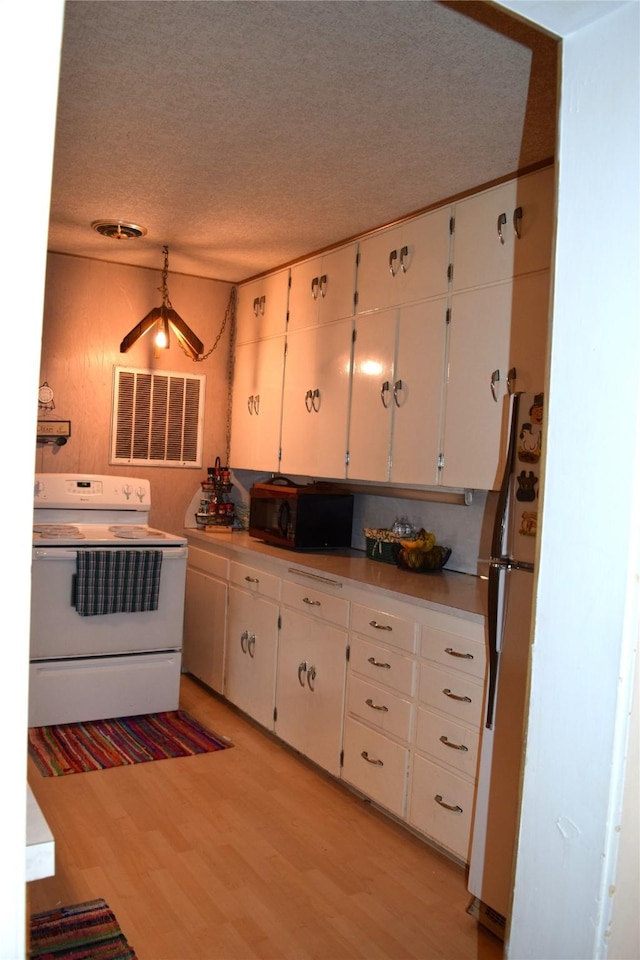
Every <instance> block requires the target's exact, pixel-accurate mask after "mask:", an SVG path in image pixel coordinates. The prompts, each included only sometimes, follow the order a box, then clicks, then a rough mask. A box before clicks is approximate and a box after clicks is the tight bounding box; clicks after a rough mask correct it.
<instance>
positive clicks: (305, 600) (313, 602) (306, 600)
mask: <svg viewBox="0 0 640 960" xmlns="http://www.w3.org/2000/svg"><path fill="white" fill-rule="evenodd" d="M302 602H303V603H308V604H309V606H310V607H321V606H322V602H321V601H320V600H312V599H311V597H303V598H302Z"/></svg>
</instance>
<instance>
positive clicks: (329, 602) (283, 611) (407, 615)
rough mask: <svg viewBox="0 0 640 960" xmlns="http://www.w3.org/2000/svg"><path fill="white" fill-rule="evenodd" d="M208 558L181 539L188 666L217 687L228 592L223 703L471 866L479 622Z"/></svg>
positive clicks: (307, 576)
mask: <svg viewBox="0 0 640 960" xmlns="http://www.w3.org/2000/svg"><path fill="white" fill-rule="evenodd" d="M200 542H201V541H198V543H200ZM231 543H232V540H231ZM217 549H218V551H219V552H220V554H221V556H215V553H216V546H215V545H213V544H212V546H211V548H210V550H209V551H208V550H207V549H206V546H203V547H202V548H200V547H199V546H198V547H197V548H195V547H193V545H192V544H190V551H191V552H190V556H191V561H190V567H191V569H190V576H189V586H188V589H187V604H186V607H187V609H186V614H185V627H186V634H185V637H186V639H185V659H186V663H187V667H186V668H187V669H188V670H189V671H190V672H192V673H193V674H194V675H195V676H198V677H200V678H201V679H203V680H204V681H205V682H206V683H208V684H209V685H210V686H212V687H213V689H219V687H220V683H219V680H218V679H217V677H218V676H219V673H220V671H221V661H220V651H219V646H216V644H215V642H214V640H215V638H216V637H219V636H220V632H219V631H220V630H221V629H223V628H224V616H223V614H224V607H225V595H226V594H228V601H227V604H226V609H227V616H226V634H225V636H226V643H225V652H224V687H223V693H224V696H225V697H226V698H227V699H228V700H229V701H230V702H231V703H233V704H235V705H236V706H237V707H239V708H240V709H241V710H243V711H244V712H245V713H247V714H248V715H249V716H251V717H252V718H253V719H254V720H256V721H257V722H258V723H260V724H261V725H262V726H263V727H265V728H266V729H268V730H270V731H272V732H273V733H274V734H275V735H276V736H277V737H278V738H280V740H282V741H283V742H284V743H286V744H288V745H290V746H291V747H293V748H294V749H295V750H297V751H299V752H300V753H301V754H303V755H304V756H305V757H307V758H308V759H309V760H311V761H313V762H314V763H317V764H318V765H319V766H320V767H322V768H323V769H324V770H326V771H328V772H329V773H330V774H332V775H333V776H335V777H336V778H341V779H342V780H343V782H344V783H345V784H346V785H348V786H350V787H352V788H353V789H355V790H356V791H358V793H360V794H363V795H364V796H365V797H367V798H368V799H370V800H371V801H373V802H374V803H375V804H377V805H378V806H379V807H380V808H381V809H383V810H385V811H387V812H388V813H389V814H391V815H393V816H394V817H396V818H397V819H399V820H400V821H404V822H405V823H406V824H407V825H408V826H409V827H411V828H412V829H413V830H415V831H417V832H419V833H420V834H422V835H423V836H424V837H425V838H426V839H428V840H429V841H431V842H433V843H434V844H436V845H437V846H438V847H440V848H441V849H442V850H444V851H446V852H448V853H449V854H450V855H452V856H453V857H455V858H457V859H459V860H461V861H466V860H468V853H469V839H470V831H471V815H472V810H473V804H474V798H475V785H476V777H477V764H478V749H479V741H480V727H481V723H482V717H483V710H484V696H485V669H486V664H485V644H484V624H483V622H482V620H481V618H479V617H471V618H469V615H460V616H458V615H456V613H455V612H452V613H444V612H441V610H437V609H431V608H426V607H425V606H424V605H422V604H420V603H419V602H412V600H411V599H406V598H405V597H401V596H400V595H397V594H393V593H390V592H386V593H384V594H383V595H381V596H378V595H377V594H372V593H370V592H369V591H368V590H367V589H366V588H363V587H359V586H358V585H357V583H356V582H355V581H349V582H348V583H347V582H341V581H339V580H336V579H335V578H334V576H333V575H332V574H331V573H329V572H326V573H323V571H322V570H317V571H316V572H313V573H312V572H311V571H308V570H307V571H305V570H304V569H300V568H298V569H296V568H295V567H293V566H291V565H290V562H285V561H284V560H273V559H269V560H267V559H266V558H264V557H263V556H262V555H260V556H258V555H256V557H255V564H254V563H253V562H252V560H253V557H252V555H251V554H250V553H249V552H248V551H247V550H246V549H245V550H244V551H239V552H238V553H237V554H234V550H233V547H232V546H229V547H226V548H224V547H219V546H218V547H217ZM200 554H202V556H200ZM207 557H208V558H209V559H208V560H207ZM225 577H226V578H227V579H226V580H225V579H224V578H225ZM208 621H209V622H208ZM216 624H217V627H216ZM209 627H210V629H209ZM196 628H197V629H196ZM216 631H217V632H216ZM195 637H197V638H198V642H197V643H196V642H195V641H194V638H195ZM187 638H188V642H187ZM200 664H202V665H200ZM207 677H209V679H207ZM216 683H217V684H218V686H216Z"/></svg>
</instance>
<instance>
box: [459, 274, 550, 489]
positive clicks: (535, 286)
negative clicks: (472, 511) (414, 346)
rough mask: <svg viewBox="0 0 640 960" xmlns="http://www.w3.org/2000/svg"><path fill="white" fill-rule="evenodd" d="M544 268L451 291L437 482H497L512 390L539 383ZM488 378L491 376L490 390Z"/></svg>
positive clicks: (543, 346)
mask: <svg viewBox="0 0 640 960" xmlns="http://www.w3.org/2000/svg"><path fill="white" fill-rule="evenodd" d="M548 296H549V275H548V273H547V272H546V271H543V272H542V273H538V274H530V275H527V276H524V277H519V278H517V279H516V280H514V281H512V282H507V283H501V284H495V285H494V286H488V287H479V288H476V289H475V290H469V291H466V292H464V293H460V294H456V295H454V297H453V299H452V309H451V324H450V328H449V345H448V356H447V382H446V399H445V421H444V435H443V453H444V465H443V469H442V474H441V482H442V483H443V484H444V485H445V486H449V487H475V488H478V489H481V490H492V489H497V488H498V487H499V485H500V480H501V478H502V473H503V470H504V464H505V459H506V443H507V435H508V414H509V404H508V403H507V378H508V375H509V371H511V370H513V369H515V380H514V381H512V383H511V389H512V390H527V391H529V390H531V391H536V390H543V389H544V382H545V365H546V349H547V348H546V340H547V326H548ZM492 377H498V378H499V379H497V380H496V382H495V384H494V392H495V399H494V392H492V389H491V380H492Z"/></svg>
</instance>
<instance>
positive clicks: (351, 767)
mask: <svg viewBox="0 0 640 960" xmlns="http://www.w3.org/2000/svg"><path fill="white" fill-rule="evenodd" d="M408 757H409V751H408V750H407V748H406V747H402V746H400V745H399V744H397V743H394V742H393V741H391V740H388V739H387V738H386V737H385V736H383V735H382V734H380V733H376V731H375V730H370V729H369V728H368V727H365V726H363V725H362V724H360V723H357V722H356V721H355V720H352V719H350V718H347V720H346V722H345V731H344V763H343V767H342V778H343V779H344V780H346V781H347V782H348V783H351V784H353V786H354V787H356V788H357V789H358V790H361V791H362V793H364V794H366V795H367V796H368V797H370V798H371V799H372V800H375V802H376V803H379V804H380V806H382V807H385V808H386V809H387V810H391V812H392V813H395V814H396V815H397V816H399V817H401V816H403V815H404V808H405V795H406V783H407V770H408Z"/></svg>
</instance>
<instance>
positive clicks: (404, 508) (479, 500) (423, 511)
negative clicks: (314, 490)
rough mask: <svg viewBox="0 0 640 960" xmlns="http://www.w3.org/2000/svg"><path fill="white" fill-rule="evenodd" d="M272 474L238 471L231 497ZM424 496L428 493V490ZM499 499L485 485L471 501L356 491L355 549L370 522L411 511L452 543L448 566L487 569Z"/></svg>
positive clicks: (188, 519)
mask: <svg viewBox="0 0 640 960" xmlns="http://www.w3.org/2000/svg"><path fill="white" fill-rule="evenodd" d="M270 476H271V475H270V474H262V473H256V472H253V471H249V470H236V471H234V474H233V480H234V490H233V497H232V498H233V499H234V500H235V502H236V503H239V504H243V505H245V506H246V505H248V503H249V490H250V488H251V484H253V483H259V482H264V481H265V480H268V479H269V477H270ZM291 479H292V480H295V481H297V482H301V483H306V482H309V481H310V479H311V478H309V477H298V476H294V477H292V478H291ZM338 482H339V481H338ZM436 495H437V494H436ZM425 496H428V494H426V493H425ZM198 499H199V498H198V497H194V498H193V502H192V503H190V504H189V506H188V508H187V511H186V515H185V526H190V527H194V526H195V518H194V512H195V510H196V508H197V503H198ZM496 499H497V493H492V492H487V491H486V490H473V491H471V502H470V503H469V504H468V505H466V504H459V503H439V502H436V501H431V500H428V499H424V500H416V499H414V498H413V497H412V498H411V499H409V498H408V497H402V496H397V497H387V496H373V495H370V494H364V493H357V494H356V495H355V499H354V512H353V533H352V538H351V546H352V547H353V548H354V549H356V550H364V549H365V546H366V544H365V535H364V528H365V527H391V526H392V524H393V522H394V520H395V519H396V517H407V519H408V520H410V521H411V523H413V524H414V525H415V526H416V527H418V528H419V527H424V528H425V530H429V531H431V533H434V534H435V535H436V538H437V541H438V543H441V544H443V545H444V546H447V547H451V557H450V559H449V562H448V563H447V569H448V570H456V571H458V572H459V573H470V574H473V575H486V574H487V572H488V564H487V563H486V559H487V558H488V557H489V554H490V537H491V531H492V529H493V519H494V516H495V511H496ZM483 560H484V562H483Z"/></svg>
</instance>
